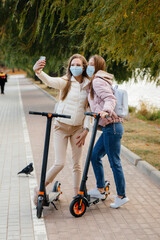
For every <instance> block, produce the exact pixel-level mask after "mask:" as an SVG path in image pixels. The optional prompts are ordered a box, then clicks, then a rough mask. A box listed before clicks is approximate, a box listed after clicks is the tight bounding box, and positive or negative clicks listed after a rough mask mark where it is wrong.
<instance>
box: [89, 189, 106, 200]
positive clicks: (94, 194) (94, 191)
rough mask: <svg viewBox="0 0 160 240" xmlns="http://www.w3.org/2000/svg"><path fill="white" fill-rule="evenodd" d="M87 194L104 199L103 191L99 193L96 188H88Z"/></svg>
mask: <svg viewBox="0 0 160 240" xmlns="http://www.w3.org/2000/svg"><path fill="white" fill-rule="evenodd" d="M88 195H90V197H94V198H98V199H105V193H100V191H99V190H98V189H97V188H95V189H92V190H90V191H89V192H88Z"/></svg>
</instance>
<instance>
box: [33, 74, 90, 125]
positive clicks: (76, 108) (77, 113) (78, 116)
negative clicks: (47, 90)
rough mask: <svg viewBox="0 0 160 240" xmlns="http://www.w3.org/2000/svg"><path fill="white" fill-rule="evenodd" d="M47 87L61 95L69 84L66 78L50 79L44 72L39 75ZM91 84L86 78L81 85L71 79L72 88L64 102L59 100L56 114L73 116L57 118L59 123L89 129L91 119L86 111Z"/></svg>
mask: <svg viewBox="0 0 160 240" xmlns="http://www.w3.org/2000/svg"><path fill="white" fill-rule="evenodd" d="M37 76H38V78H40V79H41V80H42V81H43V82H44V83H45V84H46V85H48V86H50V87H53V88H56V89H59V90H60V93H61V92H62V91H63V89H64V88H65V86H66V84H67V81H68V80H67V78H66V77H50V76H48V75H47V74H46V73H44V72H43V71H42V72H41V73H40V74H37ZM88 84H89V79H88V78H84V80H83V83H82V84H80V83H79V82H78V81H77V80H76V79H75V78H74V77H73V76H72V78H71V88H70V90H69V92H68V94H67V96H66V98H65V99H64V100H63V101H62V100H59V103H58V106H57V109H56V113H58V114H66V115H71V119H67V118H57V120H58V121H59V122H62V123H65V124H68V125H72V126H78V125H83V127H84V128H89V125H90V122H89V121H90V118H89V117H88V116H85V115H84V112H85V111H86V108H85V107H86V101H87V87H88Z"/></svg>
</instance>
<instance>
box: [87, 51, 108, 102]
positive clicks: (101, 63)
mask: <svg viewBox="0 0 160 240" xmlns="http://www.w3.org/2000/svg"><path fill="white" fill-rule="evenodd" d="M91 58H93V59H94V66H95V72H94V75H93V76H92V78H91V84H90V97H91V99H93V98H94V90H93V84H92V81H93V79H94V76H95V74H96V73H97V72H98V71H99V70H103V71H105V69H106V62H105V60H104V58H103V57H101V56H99V55H94V56H92V57H90V59H91Z"/></svg>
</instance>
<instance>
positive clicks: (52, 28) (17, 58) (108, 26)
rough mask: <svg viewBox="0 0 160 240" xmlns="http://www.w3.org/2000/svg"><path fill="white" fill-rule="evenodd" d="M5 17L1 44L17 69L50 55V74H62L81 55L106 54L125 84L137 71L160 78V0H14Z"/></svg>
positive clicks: (2, 9)
mask: <svg viewBox="0 0 160 240" xmlns="http://www.w3.org/2000/svg"><path fill="white" fill-rule="evenodd" d="M4 13H7V14H5V16H4ZM8 13H9V14H8ZM1 14H3V16H4V18H3V22H1V24H0V29H1V33H0V46H1V47H2V48H3V49H7V51H5V52H7V53H5V54H3V55H4V56H5V57H4V58H3V59H4V60H5V61H6V63H9V64H11V65H12V64H15V65H17V64H18V65H19V66H20V65H21V67H23V68H27V69H28V70H29V69H31V68H32V67H31V66H32V65H33V63H34V62H35V60H37V59H38V58H39V56H40V55H45V56H46V57H47V62H48V64H47V69H46V70H47V71H48V72H52V73H60V72H62V71H63V67H64V66H63V62H64V61H65V60H67V59H68V58H69V57H70V56H71V55H72V54H73V53H76V52H79V53H81V54H84V55H85V56H86V57H87V58H88V57H89V56H91V55H93V54H100V55H102V56H103V57H104V58H105V59H106V63H107V69H108V71H111V72H113V73H114V74H115V76H116V78H117V79H118V80H119V81H122V80H126V79H128V78H129V77H130V76H131V74H132V71H134V70H135V69H136V68H139V69H144V68H145V69H149V70H150V73H151V76H152V77H156V76H158V75H159V69H160V62H159V59H160V24H159V23H160V4H159V0H154V1H148V0H141V1H139V0H127V1H126V0H121V1H120V0H115V1H112V0H82V1H81V2H79V1H77V0H54V1H53V0H45V1H44V0H25V1H24V0H14V1H11V0H9V1H3V2H1V4H0V15H1Z"/></svg>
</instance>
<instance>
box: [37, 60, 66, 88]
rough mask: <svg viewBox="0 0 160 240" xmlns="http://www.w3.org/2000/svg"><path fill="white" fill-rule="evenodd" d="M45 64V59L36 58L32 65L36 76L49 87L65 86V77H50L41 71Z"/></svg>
mask: <svg viewBox="0 0 160 240" xmlns="http://www.w3.org/2000/svg"><path fill="white" fill-rule="evenodd" d="M45 64H46V61H45V60H38V61H37V62H36V63H35V65H34V66H33V70H34V72H35V74H36V75H37V77H38V78H39V79H40V80H41V81H42V82H43V83H45V84H46V85H47V86H49V87H53V88H56V89H59V90H62V89H64V88H65V86H66V84H67V81H68V80H67V77H66V76H64V77H50V76H49V75H48V74H46V73H45V72H43V71H42V69H43V68H44V66H45Z"/></svg>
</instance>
